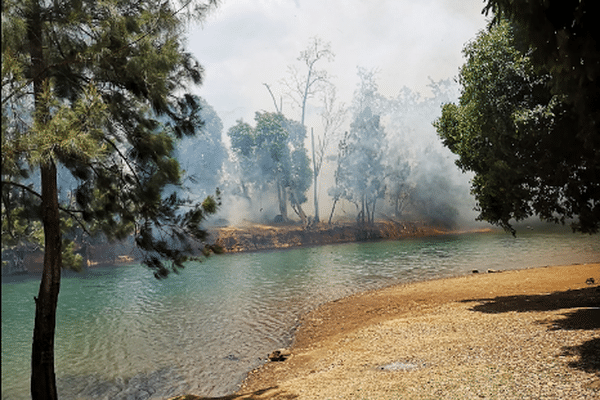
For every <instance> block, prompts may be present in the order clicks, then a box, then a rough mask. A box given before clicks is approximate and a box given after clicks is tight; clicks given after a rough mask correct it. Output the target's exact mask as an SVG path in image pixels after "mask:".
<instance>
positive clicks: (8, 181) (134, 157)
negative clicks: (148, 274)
mask: <svg viewBox="0 0 600 400" xmlns="http://www.w3.org/2000/svg"><path fill="white" fill-rule="evenodd" d="M207 8H208V5H206V4H200V3H194V2H184V3H182V4H178V3H173V2H169V1H166V2H165V1H160V2H159V1H146V2H133V3H132V2H129V1H120V0H108V1H103V2H95V1H86V2H81V1H62V2H58V1H57V2H43V1H39V0H27V1H12V0H9V1H5V2H3V3H2V22H3V23H2V156H3V162H2V215H3V219H6V221H7V223H6V224H4V221H3V232H2V236H3V239H4V238H5V237H12V238H17V237H18V236H19V235H20V234H21V233H23V232H24V230H23V229H21V228H20V226H21V225H23V224H31V225H30V226H34V225H33V224H35V223H36V222H38V221H39V222H41V225H42V229H43V240H42V245H43V247H44V267H43V273H42V279H41V283H40V291H39V294H38V296H37V297H36V298H35V304H36V314H35V325H34V333H33V346H32V374H31V394H32V398H33V399H56V398H57V392H56V384H55V374H54V353H53V351H54V331H55V325H56V305H57V300H58V293H59V290H60V277H61V268H62V267H63V266H67V265H65V261H67V260H69V259H70V260H71V261H72V264H76V263H78V262H80V261H81V259H77V258H75V257H72V253H70V252H69V251H68V250H69V249H72V248H73V246H72V244H63V243H62V242H63V237H64V236H63V232H62V231H63V230H65V229H68V228H69V226H74V225H78V226H79V228H81V229H83V230H85V231H87V232H88V233H92V232H91V231H92V229H95V230H98V231H101V232H103V233H104V234H105V235H106V236H107V237H108V238H110V239H123V238H125V237H127V236H128V235H131V234H133V235H134V236H135V242H136V244H137V245H138V247H139V248H140V249H142V250H143V251H144V252H145V259H144V263H145V264H146V265H148V266H149V267H150V268H151V269H153V270H154V271H155V276H157V277H165V276H167V275H168V273H169V271H178V270H179V269H180V268H183V263H184V262H185V260H186V259H187V257H188V255H190V254H192V253H194V251H195V250H196V249H197V248H198V247H200V248H201V249H203V250H204V247H203V246H202V245H201V243H202V242H203V241H204V239H205V238H206V232H205V231H204V230H203V229H202V228H201V227H200V223H201V222H202V220H203V219H204V218H205V216H206V215H207V214H208V213H212V212H214V211H215V209H216V207H217V202H216V201H215V200H214V199H213V198H211V197H209V198H207V199H206V200H204V201H203V202H202V203H198V202H194V201H191V200H187V199H182V198H180V197H179V196H178V195H177V193H175V192H173V193H172V194H168V193H166V192H165V189H166V188H167V187H169V186H177V185H178V184H179V183H180V178H181V176H180V169H179V165H178V163H177V161H176V160H175V159H174V158H173V157H172V155H173V150H174V143H173V137H178V138H181V137H183V136H186V135H193V134H195V133H196V132H197V130H198V128H199V127H200V125H201V123H200V119H199V113H198V112H199V103H198V100H197V98H196V97H194V96H192V95H190V94H188V89H189V87H190V85H198V84H200V82H201V75H202V68H201V67H200V65H198V63H197V62H196V61H195V60H194V59H193V58H192V56H191V55H190V54H189V53H187V52H186V51H185V50H184V49H183V39H184V38H183V28H184V25H183V24H184V22H185V21H186V20H189V18H195V17H200V16H202V15H203V14H204V13H205V12H206V10H207ZM59 171H60V172H61V173H63V172H64V173H68V174H70V175H72V176H73V177H74V178H75V181H76V183H77V186H76V187H75V188H73V189H72V201H68V200H66V199H64V198H62V197H61V196H60V195H61V193H60V192H59V189H58V185H57V175H58V173H59ZM32 177H39V179H40V181H41V183H40V184H39V185H36V184H34V183H33V182H32V180H31V179H32ZM182 207H185V210H182ZM163 259H167V260H170V261H169V263H168V264H167V263H165V262H163Z"/></svg>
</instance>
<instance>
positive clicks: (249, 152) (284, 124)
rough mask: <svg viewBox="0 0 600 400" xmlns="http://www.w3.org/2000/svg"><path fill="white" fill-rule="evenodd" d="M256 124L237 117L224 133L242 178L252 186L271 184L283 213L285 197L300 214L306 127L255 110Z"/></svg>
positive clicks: (307, 178)
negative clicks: (227, 136)
mask: <svg viewBox="0 0 600 400" xmlns="http://www.w3.org/2000/svg"><path fill="white" fill-rule="evenodd" d="M255 122H256V127H252V126H251V125H250V124H248V123H246V122H243V121H241V120H240V121H238V123H237V124H236V125H234V126H232V127H231V128H230V129H229V131H228V132H227V134H228V135H229V137H230V138H231V148H232V150H233V151H234V153H235V155H236V157H237V162H238V163H240V165H241V166H242V168H241V170H242V173H243V175H244V179H245V180H246V181H247V182H248V183H250V184H252V185H253V186H254V187H255V189H256V190H264V189H267V188H269V187H272V184H275V187H276V189H277V192H278V198H279V203H280V204H279V208H280V212H281V214H282V215H283V216H284V217H285V212H286V211H285V210H286V204H287V198H288V194H289V199H290V203H291V205H292V207H293V208H294V211H296V213H297V214H298V215H299V216H300V217H301V218H302V219H305V216H304V218H303V215H304V214H303V211H302V209H301V207H300V205H301V204H302V203H304V202H305V201H306V192H307V191H308V189H309V187H310V184H311V178H312V171H311V169H310V160H309V158H308V155H307V152H306V148H305V147H304V140H305V139H306V128H305V127H304V126H303V125H301V124H300V123H299V122H296V121H292V120H289V119H287V118H285V117H284V116H283V114H281V113H269V112H257V113H256V116H255Z"/></svg>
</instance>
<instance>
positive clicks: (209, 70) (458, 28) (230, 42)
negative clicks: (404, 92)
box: [188, 0, 486, 130]
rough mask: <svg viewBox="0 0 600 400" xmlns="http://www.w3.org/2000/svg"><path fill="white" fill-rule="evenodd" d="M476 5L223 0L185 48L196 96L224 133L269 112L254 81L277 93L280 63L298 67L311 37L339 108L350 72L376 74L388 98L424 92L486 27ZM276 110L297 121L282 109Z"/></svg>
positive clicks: (477, 1) (346, 97) (417, 0)
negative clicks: (199, 68)
mask: <svg viewBox="0 0 600 400" xmlns="http://www.w3.org/2000/svg"><path fill="white" fill-rule="evenodd" d="M483 6H484V3H483V1H482V0H222V2H221V5H220V6H219V7H218V8H217V9H216V10H215V11H213V12H212V14H211V15H210V16H208V18H207V19H206V21H205V22H204V24H203V26H202V27H198V28H195V29H192V30H191V32H190V35H189V40H188V48H189V49H190V50H191V51H192V52H193V53H194V54H195V56H196V57H197V59H198V60H199V61H200V63H201V64H202V65H203V66H204V68H205V71H206V73H205V78H204V84H203V86H202V87H201V88H200V90H199V91H198V94H199V95H201V96H202V97H204V98H205V99H206V100H207V101H208V103H209V104H211V105H212V106H213V107H214V108H215V110H216V111H217V113H218V114H219V116H220V117H221V118H222V119H223V123H224V126H225V130H227V129H228V128H229V127H230V126H231V125H233V124H234V123H235V121H236V120H237V119H239V118H244V120H246V121H248V122H252V121H253V117H254V113H255V112H256V111H259V110H265V111H274V106H273V103H272V100H271V97H270V95H269V93H268V91H267V90H266V88H265V87H264V86H263V83H268V84H269V85H271V87H272V88H273V89H274V91H275V92H278V91H280V90H281V89H282V86H281V85H280V81H281V79H282V78H285V77H286V74H287V66H288V65H290V64H294V63H296V65H300V64H299V63H298V61H297V57H298V55H299V53H300V51H302V50H304V49H305V48H306V46H307V44H308V43H309V40H310V38H311V37H313V36H319V37H320V38H321V39H323V40H324V41H326V42H331V47H332V50H333V52H334V53H335V55H336V57H335V60H334V61H333V62H327V61H322V62H321V64H320V68H323V69H327V70H328V72H329V73H330V75H332V76H333V82H334V83H335V84H336V86H337V88H338V94H339V97H340V98H341V100H342V101H343V102H345V103H346V104H349V103H350V102H351V100H352V93H353V91H354V89H355V87H356V84H357V82H358V78H357V75H356V69H357V66H360V67H365V68H368V69H372V68H377V70H378V71H379V73H378V83H379V87H380V91H381V92H382V93H384V94H385V95H387V96H394V95H396V94H397V93H398V91H399V90H400V89H401V88H402V87H403V86H407V87H409V88H411V89H413V90H416V91H422V92H424V93H426V85H427V83H428V82H429V79H428V77H431V78H432V79H433V80H436V81H437V80H440V79H445V78H449V77H454V76H456V75H457V73H458V68H459V66H460V65H462V64H463V62H464V60H463V58H462V53H461V50H462V48H463V46H464V44H465V43H466V42H467V41H469V40H471V39H472V38H474V36H475V35H476V34H477V32H478V31H480V30H481V29H483V28H484V27H485V25H486V17H485V16H483V15H482V14H481V9H482V8H483ZM276 94H277V96H279V94H278V93H276ZM284 113H285V114H286V115H287V116H288V117H292V118H294V119H299V115H298V112H296V110H293V109H292V108H291V106H287V105H284Z"/></svg>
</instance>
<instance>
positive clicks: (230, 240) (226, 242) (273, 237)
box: [212, 220, 490, 253]
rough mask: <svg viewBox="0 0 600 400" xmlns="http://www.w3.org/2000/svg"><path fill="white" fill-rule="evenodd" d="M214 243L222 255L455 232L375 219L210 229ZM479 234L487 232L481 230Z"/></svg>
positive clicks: (415, 223)
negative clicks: (368, 221) (359, 223)
mask: <svg viewBox="0 0 600 400" xmlns="http://www.w3.org/2000/svg"><path fill="white" fill-rule="evenodd" d="M212 231H213V232H212V234H213V235H214V237H215V244H216V245H218V246H219V247H221V248H222V249H223V251H224V252H226V253H239V252H246V251H260V250H275V249H286V248H291V247H304V246H320V245H324V244H334V243H348V242H364V241H373V240H398V239H402V238H408V237H422V236H437V235H443V234H449V233H457V232H456V231H452V230H450V229H448V228H444V227H437V226H430V225H426V224H424V223H421V222H410V221H394V220H378V221H376V222H375V223H374V224H372V225H357V224H356V223H355V222H345V223H344V222H337V223H334V224H327V223H318V224H312V225H310V226H303V225H301V224H293V223H292V224H272V225H261V224H248V225H247V226H243V225H241V226H230V227H221V228H214V229H212ZM479 231H490V229H483V230H479Z"/></svg>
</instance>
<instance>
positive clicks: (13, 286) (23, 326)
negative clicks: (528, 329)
mask: <svg viewBox="0 0 600 400" xmlns="http://www.w3.org/2000/svg"><path fill="white" fill-rule="evenodd" d="M598 261H600V241H599V240H598V237H597V236H585V235H576V234H571V233H564V231H562V230H555V229H553V230H551V231H548V232H538V231H524V232H520V233H519V235H518V236H517V237H516V238H514V237H512V236H510V235H508V234H506V233H504V232H491V233H478V234H459V235H443V236H438V237H429V238H414V239H403V240H399V241H382V242H370V243H350V244H339V245H327V246H320V247H310V248H296V249H289V250H279V251H265V252H256V253H242V254H226V255H220V256H211V257H210V258H209V259H208V260H206V261H204V262H202V263H197V262H192V263H189V264H188V265H187V266H186V268H185V270H184V271H183V272H182V273H181V274H179V275H172V276H170V277H169V278H168V279H166V280H161V281H159V280H156V279H155V278H154V277H153V275H152V273H151V272H150V271H149V270H147V269H145V268H144V267H143V266H140V265H131V266H122V267H112V268H98V269H91V270H88V271H86V272H84V273H82V274H76V273H67V274H65V276H64V278H63V280H62V286H61V292H60V296H59V305H58V316H57V332H56V346H55V354H56V355H55V357H56V373H57V383H58V388H59V397H60V398H61V399H111V400H112V399H129V398H134V399H147V398H152V399H154V398H156V399H159V398H166V397H168V396H174V395H177V394H184V393H193V394H200V395H204V396H222V395H225V394H229V393H232V392H234V391H235V390H236V389H237V388H238V385H239V384H240V383H241V381H242V380H243V379H244V377H245V375H246V374H247V373H248V372H249V371H250V370H251V369H253V368H255V367H257V366H259V365H260V364H261V363H263V362H265V358H266V356H267V355H268V353H269V352H270V351H272V350H274V349H276V348H280V347H286V346H288V345H289V344H290V343H291V340H292V338H293V331H294V328H295V327H296V325H297V321H298V318H299V316H300V315H302V314H303V313H305V312H307V311H309V310H311V309H313V308H315V307H316V306H317V305H319V304H321V303H323V302H327V301H331V300H334V299H337V298H340V297H344V296H347V295H350V294H352V293H356V292H360V291H365V290H370V289H376V288H380V287H383V286H389V285H393V284H398V283H404V282H410V281H416V280H425V279H431V278H437V277H447V276H456V275H465V274H469V273H471V271H472V270H474V269H478V270H480V271H481V272H484V271H485V270H487V269H490V268H491V269H516V268H529V267H540V266H545V265H560V264H573V263H589V262H598ZM38 286H39V281H38V279H33V278H27V279H12V280H11V279H9V278H6V277H3V280H2V399H26V398H29V357H30V348H31V337H32V330H33V318H34V302H33V296H35V295H36V294H37V290H38Z"/></svg>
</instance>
